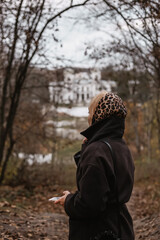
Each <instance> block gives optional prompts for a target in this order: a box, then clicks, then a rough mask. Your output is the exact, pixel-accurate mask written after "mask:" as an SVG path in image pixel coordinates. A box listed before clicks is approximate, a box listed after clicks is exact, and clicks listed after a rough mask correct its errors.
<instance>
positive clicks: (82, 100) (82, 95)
mask: <svg viewBox="0 0 160 240" xmlns="http://www.w3.org/2000/svg"><path fill="white" fill-rule="evenodd" d="M82 101H84V93H82Z"/></svg>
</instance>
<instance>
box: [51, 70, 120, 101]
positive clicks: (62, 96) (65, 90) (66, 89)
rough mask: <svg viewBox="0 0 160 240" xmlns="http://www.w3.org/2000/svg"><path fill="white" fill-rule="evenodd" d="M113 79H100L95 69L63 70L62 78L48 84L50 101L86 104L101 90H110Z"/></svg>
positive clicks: (99, 73)
mask: <svg viewBox="0 0 160 240" xmlns="http://www.w3.org/2000/svg"><path fill="white" fill-rule="evenodd" d="M113 88H116V83H115V82H114V81H105V80H101V71H100V70H97V69H73V68H66V69H64V70H63V80H62V81H53V82H50V84H49V93H50V102H54V103H57V104H87V103H88V102H89V101H90V100H91V99H92V98H93V97H94V96H95V95H96V94H97V93H99V92H100V91H101V90H107V91H112V89H113Z"/></svg>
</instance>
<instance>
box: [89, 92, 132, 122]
mask: <svg viewBox="0 0 160 240" xmlns="http://www.w3.org/2000/svg"><path fill="white" fill-rule="evenodd" d="M126 115H127V109H126V107H125V106H124V104H123V101H122V99H121V98H120V97H119V96H117V95H116V94H114V93H107V94H106V95H105V96H104V97H102V98H101V100H100V101H99V102H98V105H97V107H96V110H95V112H94V114H93V118H92V124H93V123H95V122H98V121H100V120H102V119H105V118H109V117H111V116H117V117H119V118H125V117H126Z"/></svg>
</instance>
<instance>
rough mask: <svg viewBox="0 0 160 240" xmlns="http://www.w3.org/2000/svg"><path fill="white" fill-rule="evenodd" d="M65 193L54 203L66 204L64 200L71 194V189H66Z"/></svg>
mask: <svg viewBox="0 0 160 240" xmlns="http://www.w3.org/2000/svg"><path fill="white" fill-rule="evenodd" d="M63 194H64V195H63V196H62V197H61V198H59V199H58V200H57V201H55V202H54V203H56V204H57V203H59V204H60V205H62V206H64V202H65V200H66V197H67V196H68V194H70V192H69V191H64V192H63Z"/></svg>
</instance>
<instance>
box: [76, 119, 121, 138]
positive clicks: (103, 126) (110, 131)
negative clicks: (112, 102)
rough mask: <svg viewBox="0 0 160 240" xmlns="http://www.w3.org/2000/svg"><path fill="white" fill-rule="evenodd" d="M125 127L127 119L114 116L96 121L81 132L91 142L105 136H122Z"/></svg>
mask: <svg viewBox="0 0 160 240" xmlns="http://www.w3.org/2000/svg"><path fill="white" fill-rule="evenodd" d="M124 129H125V119H124V118H118V117H115V116H112V117H110V118H107V119H103V120H101V121H99V122H96V123H94V124H93V125H91V126H90V127H89V128H87V129H86V130H85V131H83V132H81V134H82V135H83V136H85V137H86V138H87V139H88V140H89V142H90V143H91V142H94V141H96V140H99V139H102V138H105V137H110V138H122V137H123V134H124Z"/></svg>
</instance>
